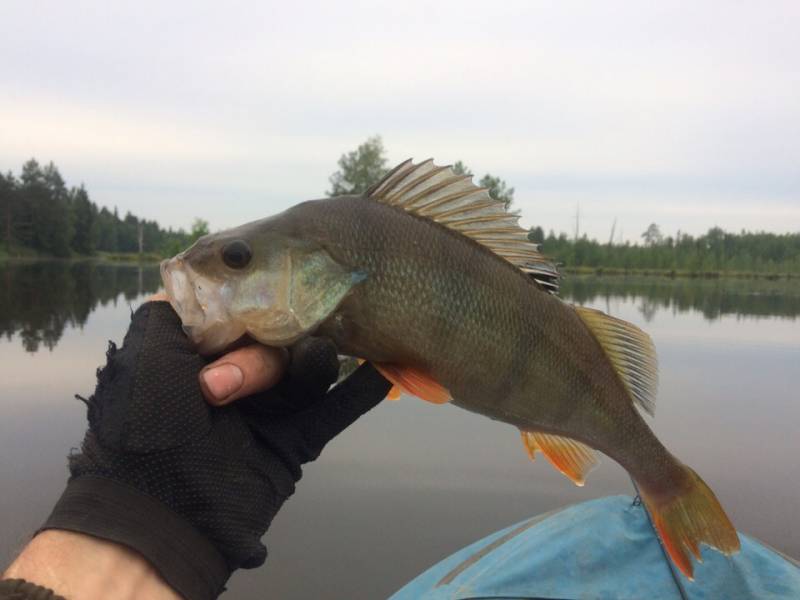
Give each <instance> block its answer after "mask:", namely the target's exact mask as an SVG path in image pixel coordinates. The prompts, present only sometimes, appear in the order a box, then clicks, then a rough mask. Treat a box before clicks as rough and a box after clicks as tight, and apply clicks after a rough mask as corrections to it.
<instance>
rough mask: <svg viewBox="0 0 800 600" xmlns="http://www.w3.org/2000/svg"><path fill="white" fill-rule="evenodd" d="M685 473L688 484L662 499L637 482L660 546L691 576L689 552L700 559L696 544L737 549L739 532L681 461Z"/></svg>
mask: <svg viewBox="0 0 800 600" xmlns="http://www.w3.org/2000/svg"><path fill="white" fill-rule="evenodd" d="M683 468H684V469H686V471H687V475H688V481H689V484H688V487H687V488H684V489H682V490H681V491H680V492H679V493H677V494H676V495H672V496H669V497H668V498H667V499H663V498H661V497H660V495H655V494H654V495H648V493H647V491H646V488H645V487H644V486H641V485H640V490H639V491H640V494H641V497H642V500H644V503H645V506H646V507H647V509H648V510H649V511H650V515H651V516H652V518H653V524H654V525H655V527H656V530H657V531H658V535H659V537H660V538H661V541H662V542H663V544H664V548H665V549H666V551H667V554H669V557H670V558H671V559H672V562H673V563H675V566H677V567H678V568H679V569H680V570H681V573H683V574H684V575H685V576H686V577H687V578H688V579H690V580H693V579H694V568H693V566H692V559H691V557H690V555H689V553H690V552H691V554H693V555H694V557H695V558H696V559H697V560H698V561H700V560H701V559H700V544H701V543H703V544H707V545H709V546H711V547H712V548H716V549H717V550H719V551H720V552H722V553H723V554H728V555H730V554H735V553H736V552H738V551H739V547H740V544H739V536H738V534H737V533H736V529H735V528H734V527H733V525H732V524H731V522H730V520H729V519H728V516H727V515H726V514H725V511H724V510H723V509H722V506H720V503H719V500H717V498H716V496H714V492H712V491H711V489H710V488H709V487H708V486H707V485H706V484H705V482H704V481H703V480H702V479H700V477H699V476H698V475H697V473H695V472H694V471H692V469H690V468H689V467H687V466H685V465H683Z"/></svg>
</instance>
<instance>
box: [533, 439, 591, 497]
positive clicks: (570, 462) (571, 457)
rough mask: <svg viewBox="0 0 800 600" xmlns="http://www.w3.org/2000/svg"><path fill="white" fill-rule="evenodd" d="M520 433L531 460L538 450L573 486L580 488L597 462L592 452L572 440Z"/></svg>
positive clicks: (587, 447)
mask: <svg viewBox="0 0 800 600" xmlns="http://www.w3.org/2000/svg"><path fill="white" fill-rule="evenodd" d="M520 433H521V434H522V442H523V444H525V450H526V451H527V452H528V456H529V457H530V458H531V460H534V459H535V456H536V451H537V450H540V451H541V452H542V454H544V455H545V456H546V457H547V460H549V461H550V463H551V464H552V465H553V466H554V467H555V468H556V469H558V470H559V471H561V472H562V473H563V474H564V475H566V476H567V477H569V478H570V479H571V480H572V482H573V483H574V484H575V485H579V486H582V485H583V484H584V483H585V481H586V475H587V474H588V473H589V471H591V470H592V468H593V467H594V466H595V465H596V464H597V462H598V461H597V455H596V454H595V452H594V450H592V449H591V448H589V446H586V445H584V444H581V443H580V442H576V441H575V440H573V439H570V438H567V437H562V436H558V435H552V434H549V433H541V432H539V431H520Z"/></svg>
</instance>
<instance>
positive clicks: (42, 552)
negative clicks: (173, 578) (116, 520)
mask: <svg viewBox="0 0 800 600" xmlns="http://www.w3.org/2000/svg"><path fill="white" fill-rule="evenodd" d="M3 579H25V580H27V581H30V582H31V583H35V584H37V585H41V586H44V587H47V588H50V589H52V590H53V591H54V592H56V593H57V594H59V595H61V596H64V597H65V598H67V599H68V600H95V599H101V598H103V599H105V598H115V599H118V600H138V599H142V598H147V599H148V600H151V599H152V600H180V599H181V596H180V595H179V594H177V593H176V592H175V591H174V590H173V589H172V588H171V587H170V586H169V585H168V584H167V583H166V582H165V581H164V580H163V579H162V578H161V576H160V575H159V574H158V572H157V571H156V570H155V569H154V568H153V566H152V565H151V564H150V563H149V562H147V560H145V559H144V557H142V556H141V555H140V554H138V553H137V552H134V551H133V550H130V549H128V548H126V547H125V546H122V545H120V544H115V543H113V542H108V541H105V540H101V539H99V538H95V537H92V536H89V535H83V534H80V533H73V532H71V531H59V530H53V529H51V530H47V531H43V532H42V533H40V534H39V535H37V536H36V537H35V538H33V540H31V542H30V543H29V544H28V546H27V547H26V548H25V549H24V550H23V551H22V553H21V554H20V555H19V556H18V557H17V559H16V560H15V561H14V562H13V563H12V564H11V566H10V567H9V568H8V570H7V571H6V572H5V573H4V574H3Z"/></svg>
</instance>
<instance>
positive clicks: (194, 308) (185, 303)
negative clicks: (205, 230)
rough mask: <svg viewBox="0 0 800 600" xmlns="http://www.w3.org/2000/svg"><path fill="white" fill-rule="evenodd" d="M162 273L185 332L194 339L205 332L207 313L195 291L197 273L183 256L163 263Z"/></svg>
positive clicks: (171, 303)
mask: <svg viewBox="0 0 800 600" xmlns="http://www.w3.org/2000/svg"><path fill="white" fill-rule="evenodd" d="M160 271H161V281H162V283H163V284H164V289H165V291H166V293H167V297H168V298H169V303H170V305H172V308H173V309H174V310H175V312H176V313H178V317H180V319H181V322H182V323H183V330H184V331H185V332H186V333H187V335H189V337H192V338H193V339H194V338H195V337H196V335H197V333H199V332H202V331H203V329H204V327H203V326H204V324H205V321H206V311H205V310H204V309H203V306H202V305H201V304H200V302H199V301H198V299H197V295H196V293H195V289H194V281H195V280H196V279H197V273H195V271H194V270H193V269H192V268H191V267H190V266H189V265H188V264H187V263H186V262H185V261H184V260H183V254H178V255H177V256H175V257H173V258H168V259H165V260H163V261H161V265H160ZM181 279H182V280H181ZM192 333H194V335H192ZM195 341H196V340H195Z"/></svg>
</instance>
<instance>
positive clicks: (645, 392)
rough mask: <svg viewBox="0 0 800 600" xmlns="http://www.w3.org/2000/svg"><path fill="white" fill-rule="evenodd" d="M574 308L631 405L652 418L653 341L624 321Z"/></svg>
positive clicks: (654, 386)
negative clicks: (610, 365) (606, 357)
mask: <svg viewBox="0 0 800 600" xmlns="http://www.w3.org/2000/svg"><path fill="white" fill-rule="evenodd" d="M574 308H575V311H576V312H577V313H578V316H579V317H580V318H581V320H582V321H583V322H584V324H585V325H586V326H587V327H588V328H589V331H591V332H592V333H593V334H594V337H595V338H596V339H597V341H598V342H599V343H600V346H601V347H602V348H603V351H604V352H605V353H606V356H608V358H609V360H611V364H612V365H613V366H614V370H615V371H616V372H617V374H618V375H619V377H620V379H621V380H622V383H623V384H624V385H625V388H626V389H627V390H628V393H629V394H630V396H631V399H632V400H633V402H634V403H635V404H637V405H638V406H639V407H641V408H642V409H643V410H644V411H645V412H647V413H648V414H650V415H653V414H654V413H655V409H656V392H657V389H658V359H657V358H656V348H655V346H654V345H653V340H651V339H650V336H649V335H647V334H646V333H645V332H644V331H642V330H641V329H639V328H638V327H636V325H633V324H631V323H628V322H627V321H623V320H622V319H617V318H615V317H611V316H609V315H607V314H605V313H603V312H600V311H599V310H594V309H592V308H584V307H582V306H576V307H574Z"/></svg>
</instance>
